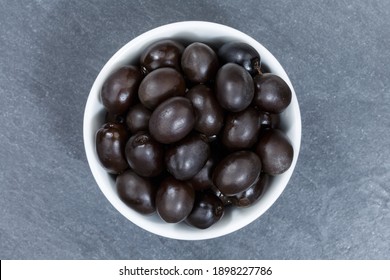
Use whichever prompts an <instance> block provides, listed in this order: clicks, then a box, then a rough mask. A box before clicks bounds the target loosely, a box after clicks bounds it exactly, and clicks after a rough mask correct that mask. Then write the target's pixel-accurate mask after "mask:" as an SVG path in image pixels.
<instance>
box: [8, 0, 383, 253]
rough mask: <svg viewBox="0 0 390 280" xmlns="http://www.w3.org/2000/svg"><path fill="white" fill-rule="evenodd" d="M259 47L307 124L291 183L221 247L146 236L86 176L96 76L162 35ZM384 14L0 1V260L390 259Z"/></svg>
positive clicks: (298, 4) (299, 4)
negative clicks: (180, 31)
mask: <svg viewBox="0 0 390 280" xmlns="http://www.w3.org/2000/svg"><path fill="white" fill-rule="evenodd" d="M183 20H205V21H215V22H218V23H222V24H226V25H229V26H232V27H234V28H237V29H239V30H241V31H243V32H245V33H247V34H249V35H250V36H252V37H254V38H256V39H257V40H258V41H260V42H261V43H262V44H263V45H264V46H265V47H267V48H268V49H269V50H271V52H272V53H273V54H274V55H275V56H276V58H277V59H278V60H279V61H280V62H281V64H282V65H283V66H284V68H285V70H286V72H287V73H288V75H289V76H290V79H291V80H292V83H293V85H294V88H295V91H296V92H297V96H298V101H299V103H300V106H301V113H302V126H303V135H302V147H301V153H300V156H299V160H298V164H297V167H296V172H295V173H294V174H293V177H292V179H291V181H290V183H289V185H288V187H287V188H286V190H285V192H284V193H283V194H282V196H281V197H280V199H279V200H278V201H277V202H276V204H275V205H274V206H273V207H272V208H271V209H270V210H269V211H267V212H266V214H265V215H264V216H263V217H262V218H261V219H259V220H257V221H255V222H254V223H252V224H250V225H249V226H247V227H245V228H244V229H242V230H240V231H238V232H235V233H233V234H230V235H228V236H225V237H221V238H218V239H213V240H207V241H198V242H187V241H176V240H171V239H166V238H163V237H159V236H155V235H153V234H150V233H148V232H146V231H144V230H142V229H140V228H138V227H137V226H135V225H133V224H132V223H130V222H128V221H127V220H126V219H125V218H124V217H122V216H121V215H120V214H119V213H118V212H117V211H116V210H115V209H114V208H113V207H112V206H111V205H110V204H109V202H108V201H107V199H106V198H105V197H104V196H103V194H102V193H101V191H100V190H99V188H98V186H97V184H96V183H95V181H94V178H93V177H92V175H91V173H90V170H89V167H88V164H87V161H86V157H85V153H84V146H83V139H82V120H83V110H84V106H85V103H86V100H87V95H88V93H89V90H90V87H91V86H92V83H93V81H94V79H95V78H96V76H97V74H98V73H99V71H100V69H101V67H102V66H103V65H104V63H105V62H106V61H107V60H108V59H109V58H110V57H111V55H112V54H113V53H115V52H116V51H117V50H118V49H119V48H120V47H121V46H123V45H124V44H125V43H127V42H128V41H129V40H131V39H132V38H134V37H135V36H137V35H139V34H141V33H143V32H145V31H147V30H149V29H151V28H154V27H157V26H159V25H163V24H166V23H170V22H175V21H183ZM389 30H390V2H389V1H388V0H374V1H363V0H358V1H352V0H346V1H318V0H316V1H225V0H224V1H161V3H160V1H60V0H54V1H38V0H36V1H5V0H3V1H0V84H1V87H0V104H1V110H0V116H1V125H0V143H1V145H0V159H1V160H0V170H1V171H0V259H390V243H389V240H390V183H389V182H390V109H389V108H390V67H389V65H390V48H389V46H390V32H389Z"/></svg>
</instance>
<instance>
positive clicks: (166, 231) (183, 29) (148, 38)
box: [83, 21, 302, 240]
mask: <svg viewBox="0 0 390 280" xmlns="http://www.w3.org/2000/svg"><path fill="white" fill-rule="evenodd" d="M201 31H203V32H204V31H208V32H211V31H213V32H215V34H218V35H214V36H211V37H210V38H208V39H203V40H204V41H207V40H211V38H213V40H214V41H213V42H215V41H216V40H217V38H220V37H216V36H221V38H220V39H221V40H222V42H223V39H222V38H225V37H227V38H229V37H234V38H240V39H239V40H241V41H245V42H247V43H249V44H250V45H252V46H253V47H254V48H255V49H256V50H257V51H258V52H259V53H260V55H261V57H262V61H264V58H266V64H267V65H268V66H270V65H269V64H270V63H271V62H272V67H270V68H271V72H272V73H275V74H277V75H279V76H281V77H282V78H283V79H284V80H285V81H286V83H287V84H288V85H289V86H290V89H291V92H292V100H291V103H290V105H289V107H288V108H287V109H286V111H285V112H283V113H282V114H284V118H285V119H286V120H287V121H290V118H291V119H293V120H294V122H293V123H292V125H291V126H288V127H285V128H284V129H285V133H286V134H287V135H288V136H289V138H290V140H291V142H292V145H293V148H294V157H293V161H292V164H291V166H290V168H289V169H288V170H287V171H286V172H285V173H283V174H282V175H279V176H277V177H273V178H272V180H275V182H276V183H275V182H274V183H273V184H274V185H275V186H276V187H274V188H273V189H272V195H271V194H270V191H269V192H268V196H267V193H265V194H264V195H263V196H264V197H262V198H261V199H260V201H262V202H261V203H259V201H258V202H257V204H256V205H257V206H258V207H256V208H254V207H255V205H252V206H251V207H248V208H240V209H235V210H234V211H239V213H240V214H238V212H236V213H235V212H234V211H231V213H230V214H229V215H230V216H229V217H228V219H227V218H226V215H225V217H224V218H225V219H227V220H228V221H227V220H225V222H223V221H224V218H223V219H222V220H221V221H219V222H218V223H217V224H215V225H213V226H212V227H210V228H208V229H205V230H200V229H196V228H193V227H191V228H190V227H189V226H188V225H185V223H180V224H167V223H165V222H163V221H160V222H156V217H153V216H157V214H154V215H153V216H144V215H141V214H139V213H137V212H135V211H134V210H132V209H130V208H129V207H128V206H126V205H125V204H124V203H123V202H122V201H121V200H120V199H119V197H118V196H117V195H116V191H115V190H114V189H113V187H112V186H107V184H106V183H107V182H109V181H107V180H109V177H110V176H111V175H109V174H108V173H107V172H106V171H105V170H104V169H103V167H102V166H101V165H100V163H99V162H98V160H97V155H96V150H95V142H94V141H95V133H96V131H97V128H99V127H100V125H99V126H97V125H96V120H97V118H98V117H99V111H101V110H102V108H103V107H102V105H101V104H99V102H100V101H99V92H100V88H101V85H102V82H103V81H104V80H105V79H106V78H107V76H108V75H109V73H111V72H112V71H114V70H115V69H117V68H119V67H121V66H123V65H125V64H127V63H128V56H126V54H128V53H130V52H132V51H133V55H132V57H133V59H134V58H135V57H137V55H136V54H134V53H135V52H134V50H135V49H136V48H135V47H136V46H138V49H137V52H138V56H139V54H140V49H141V46H147V45H148V44H150V43H152V42H154V41H157V40H160V39H163V38H167V37H171V36H172V35H171V36H168V35H167V34H172V33H174V34H176V35H175V36H176V37H177V36H178V34H184V35H182V36H184V37H185V36H189V35H185V34H190V35H194V34H197V36H198V37H200V35H199V34H200V33H201ZM162 35H164V36H165V37H164V36H162ZM222 35H223V36H222ZM202 38H205V37H202ZM203 40H201V41H203ZM225 40H226V39H225ZM237 40H238V39H237ZM190 41H191V40H190ZM210 42H211V41H210ZM210 44H211V43H210ZM133 47H134V49H132V48H133ZM101 123H102V122H101ZM291 135H293V136H294V137H293V139H291ZM301 135H302V127H301V114H300V108H299V104H298V100H297V96H296V93H295V90H294V88H293V86H292V83H291V81H290V79H289V77H288V75H287V73H286V72H285V70H284V69H283V67H282V66H281V64H280V63H279V61H278V60H277V59H276V58H275V57H274V56H273V54H271V52H269V51H268V50H267V49H266V48H265V47H264V46H263V45H262V44H261V43H260V42H258V41H256V40H255V39H254V38H252V37H251V36H249V35H247V34H245V33H243V32H241V31H239V30H237V29H235V28H233V27H230V26H227V25H223V24H219V23H215V22H208V21H179V22H174V23H169V24H165V25H162V26H159V27H156V28H153V29H151V30H149V31H146V32H144V33H142V34H140V35H138V36H136V37H135V38H133V39H132V40H130V41H129V42H128V43H126V44H125V45H124V46H122V47H121V48H120V49H119V50H118V51H117V52H115V53H114V55H113V56H112V57H111V58H110V59H109V60H108V61H107V62H106V63H105V64H104V66H103V68H102V69H101V70H100V72H99V74H98V76H97V77H96V79H95V81H94V83H93V85H92V88H91V90H90V92H89V95H88V99H87V102H86V105H85V111H84V118H83V140H84V148H85V153H86V157H87V161H88V164H89V167H90V169H91V172H92V175H93V177H94V179H95V181H96V183H97V185H98V186H99V188H100V190H101V191H102V192H103V194H104V195H105V197H106V198H107V199H108V200H109V202H110V203H111V204H112V205H113V206H114V208H115V209H116V210H117V211H118V212H120V213H121V214H122V215H123V216H125V217H126V218H127V219H128V220H130V221H131V222H132V223H133V224H136V225H137V226H138V227H140V228H142V229H144V230H146V231H148V232H151V233H154V234H156V235H159V236H163V237H167V238H171V239H178V240H205V239H212V238H217V237H221V236H224V235H227V234H230V233H232V232H235V231H237V230H240V229H242V228H244V227H245V226H247V225H249V224H250V223H252V222H253V221H255V220H256V219H258V218H259V217H260V216H262V215H263V214H264V213H265V212H266V211H267V210H268V209H269V208H270V207H271V206H272V205H273V204H274V203H275V202H276V200H277V199H278V198H279V197H280V195H281V194H282V192H283V191H284V189H285V188H286V186H287V184H288V182H289V180H290V178H291V176H292V173H293V171H294V169H295V166H296V163H297V160H298V155H299V151H300V146H301ZM292 140H294V141H292ZM275 178H276V179H275ZM112 180H113V179H112ZM111 182H112V181H111ZM255 210H257V211H255ZM241 214H243V215H246V216H245V219H243V218H242V217H241V218H237V217H236V216H239V217H240V216H241ZM234 218H236V219H237V221H236V220H234ZM157 219H160V218H159V217H157ZM160 220H161V219H160ZM232 220H234V223H233V222H232ZM183 224H184V225H183ZM226 224H227V225H226ZM185 227H187V228H185Z"/></svg>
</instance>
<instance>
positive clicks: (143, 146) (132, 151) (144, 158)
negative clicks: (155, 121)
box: [125, 131, 164, 177]
mask: <svg viewBox="0 0 390 280" xmlns="http://www.w3.org/2000/svg"><path fill="white" fill-rule="evenodd" d="M125 154H126V159H127V162H128V163H129V165H130V167H131V168H132V169H133V170H134V171H135V172H136V173H137V174H138V175H141V176H144V177H153V176H157V175H159V174H160V173H161V172H162V171H163V169H164V147H163V145H162V144H160V143H158V142H157V141H156V140H154V139H153V138H152V136H151V135H150V134H149V133H147V132H143V131H140V132H137V133H136V134H134V135H133V136H131V137H130V139H129V141H128V142H127V144H126V149H125Z"/></svg>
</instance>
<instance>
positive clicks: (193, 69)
mask: <svg viewBox="0 0 390 280" xmlns="http://www.w3.org/2000/svg"><path fill="white" fill-rule="evenodd" d="M218 67H219V62H218V57H217V54H216V53H215V52H214V50H213V49H212V48H210V47H209V46H208V45H206V44H203V43H200V42H195V43H192V44H190V45H189V46H187V47H186V48H185V49H184V51H183V54H182V56H181V68H182V70H183V73H184V75H185V76H186V77H187V79H189V80H190V81H192V82H194V83H206V82H208V81H209V80H211V79H214V76H215V74H216V73H217V71H218Z"/></svg>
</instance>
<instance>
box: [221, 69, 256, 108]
mask: <svg viewBox="0 0 390 280" xmlns="http://www.w3.org/2000/svg"><path fill="white" fill-rule="evenodd" d="M215 92H216V97H217V100H218V101H219V104H220V105H221V106H222V107H223V108H225V109H226V110H228V111H230V112H240V111H243V110H245V109H246V108H247V107H248V106H249V104H251V102H252V99H253V96H254V85H253V79H252V77H251V75H250V74H249V73H248V72H247V71H246V70H245V69H244V68H243V67H242V66H240V65H238V64H235V63H227V64H225V65H224V66H222V67H221V68H220V69H219V70H218V73H217V77H216V90H215Z"/></svg>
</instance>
